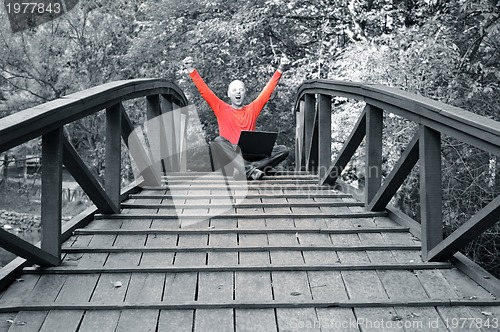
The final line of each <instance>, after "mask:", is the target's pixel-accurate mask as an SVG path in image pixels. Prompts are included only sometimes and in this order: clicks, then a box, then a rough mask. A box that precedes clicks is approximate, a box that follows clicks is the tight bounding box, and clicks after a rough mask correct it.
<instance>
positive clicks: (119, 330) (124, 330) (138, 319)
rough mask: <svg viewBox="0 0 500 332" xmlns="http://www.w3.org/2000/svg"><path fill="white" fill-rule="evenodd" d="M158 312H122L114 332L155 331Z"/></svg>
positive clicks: (146, 310)
mask: <svg viewBox="0 0 500 332" xmlns="http://www.w3.org/2000/svg"><path fill="white" fill-rule="evenodd" d="M159 313H160V311H159V310H148V309H145V310H123V311H122V312H121V314H120V319H119V320H118V325H117V326H116V332H129V331H137V332H139V331H144V332H147V331H156V326H157V321H158V316H159Z"/></svg>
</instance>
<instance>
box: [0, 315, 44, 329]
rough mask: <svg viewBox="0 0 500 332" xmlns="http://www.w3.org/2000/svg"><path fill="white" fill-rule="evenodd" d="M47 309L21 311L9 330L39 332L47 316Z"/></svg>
mask: <svg viewBox="0 0 500 332" xmlns="http://www.w3.org/2000/svg"><path fill="white" fill-rule="evenodd" d="M47 313H48V312H47V311H21V312H19V313H18V314H17V316H16V318H15V319H14V324H12V325H11V327H10V329H9V332H18V331H19V332H21V331H22V332H26V331H28V332H31V331H33V332H38V331H39V330H40V327H41V326H42V324H43V321H44V320H45V318H46V317H47Z"/></svg>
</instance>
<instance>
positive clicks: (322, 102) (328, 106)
mask: <svg viewBox="0 0 500 332" xmlns="http://www.w3.org/2000/svg"><path fill="white" fill-rule="evenodd" d="M318 108H319V110H318V113H319V114H318V129H319V133H318V136H319V144H318V145H319V147H318V148H319V156H318V157H319V158H318V159H319V160H318V161H319V163H318V166H319V167H318V175H319V178H318V180H319V181H321V179H322V178H323V176H324V175H325V174H326V173H327V172H328V169H329V168H330V164H331V162H332V97H331V96H330V95H323V94H320V95H319V100H318Z"/></svg>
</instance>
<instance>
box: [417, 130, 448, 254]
mask: <svg viewBox="0 0 500 332" xmlns="http://www.w3.org/2000/svg"><path fill="white" fill-rule="evenodd" d="M441 181H442V178H441V136H440V133H439V132H437V131H435V130H432V129H430V128H428V127H425V126H422V127H421V128H420V218H421V222H420V223H421V225H422V258H423V259H424V260H428V254H429V251H430V250H431V249H432V248H434V247H435V246H436V245H437V244H438V243H439V242H441V241H442V240H443V212H442V182H441Z"/></svg>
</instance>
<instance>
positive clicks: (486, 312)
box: [481, 311, 493, 316]
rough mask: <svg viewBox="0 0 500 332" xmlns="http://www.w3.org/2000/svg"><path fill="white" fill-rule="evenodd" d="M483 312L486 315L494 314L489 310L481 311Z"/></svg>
mask: <svg viewBox="0 0 500 332" xmlns="http://www.w3.org/2000/svg"><path fill="white" fill-rule="evenodd" d="M481 313H482V314H483V315H485V316H492V315H493V313H492V312H489V311H481Z"/></svg>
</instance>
